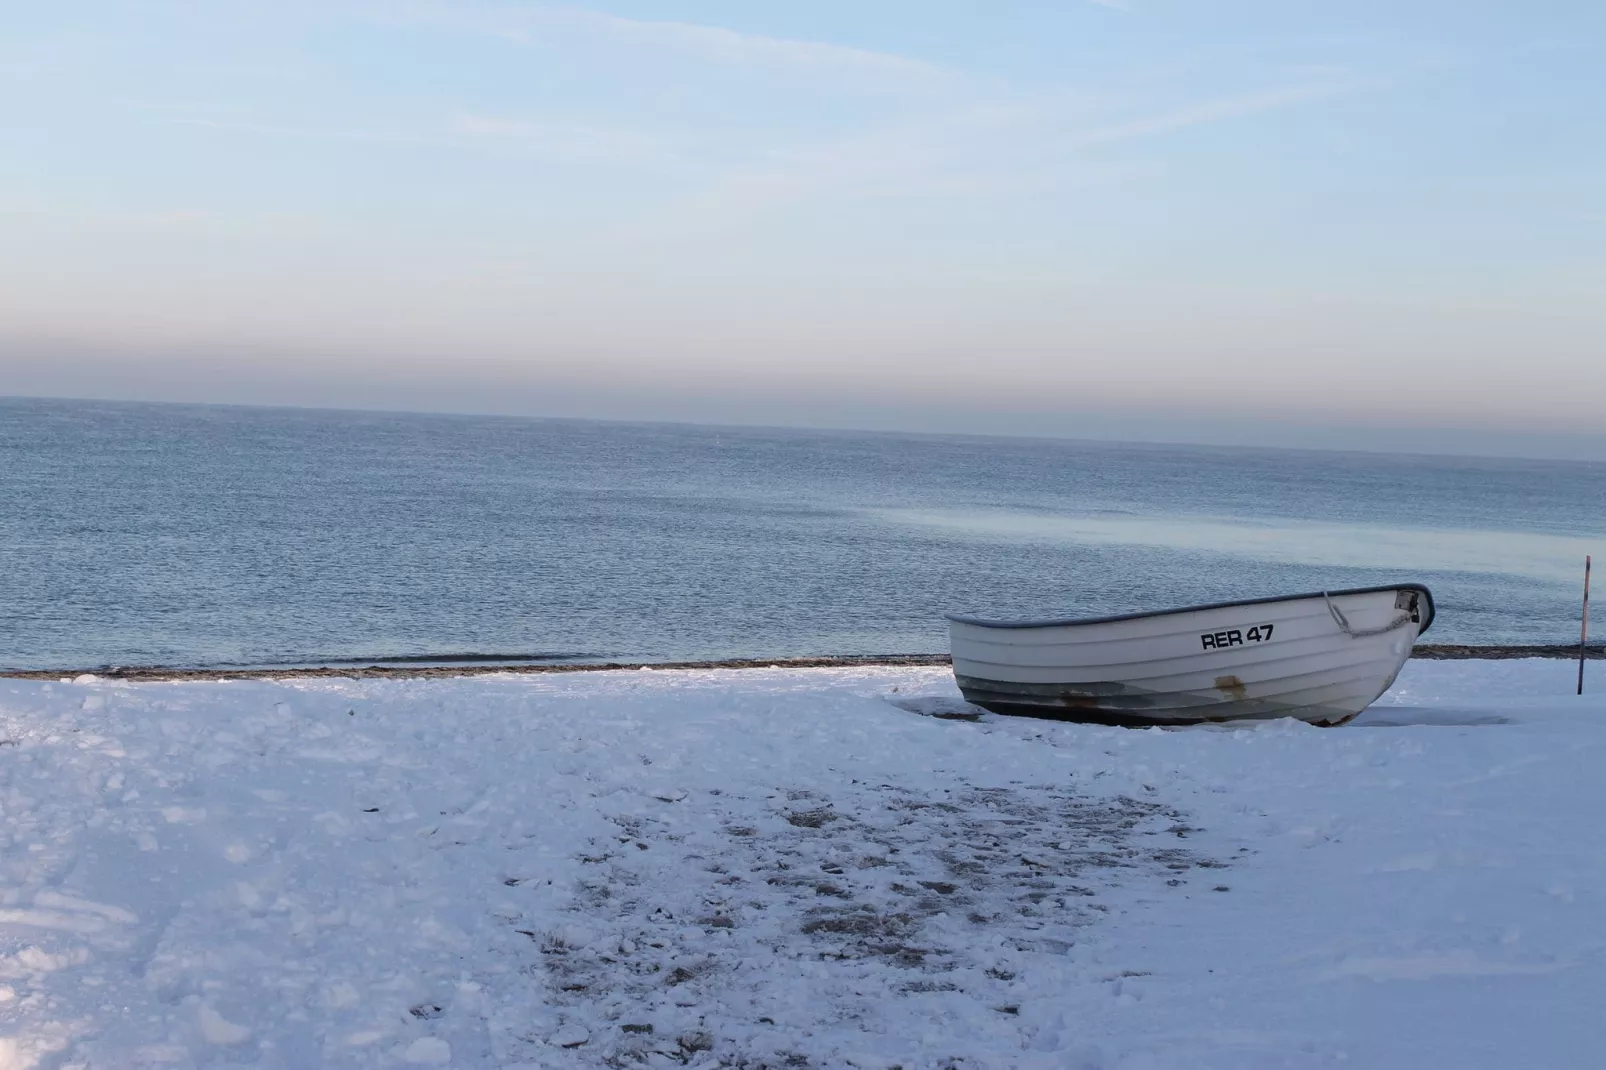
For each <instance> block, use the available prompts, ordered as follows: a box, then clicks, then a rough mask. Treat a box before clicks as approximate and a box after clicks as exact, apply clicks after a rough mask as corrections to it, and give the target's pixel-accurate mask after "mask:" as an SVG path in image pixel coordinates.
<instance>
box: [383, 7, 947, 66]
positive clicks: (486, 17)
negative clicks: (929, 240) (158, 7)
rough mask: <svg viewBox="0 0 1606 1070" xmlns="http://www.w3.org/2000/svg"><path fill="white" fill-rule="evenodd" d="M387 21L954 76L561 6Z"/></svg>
mask: <svg viewBox="0 0 1606 1070" xmlns="http://www.w3.org/2000/svg"><path fill="white" fill-rule="evenodd" d="M368 10H369V11H370V14H371V15H372V17H374V18H376V19H379V20H382V21H386V22H392V23H395V22H400V23H409V22H413V23H416V22H423V23H429V24H432V25H439V26H446V27H453V28H456V29H459V30H463V31H468V32H473V33H484V34H489V35H493V36H497V37H501V38H503V39H505V40H509V41H514V42H517V43H520V44H533V43H536V42H538V41H542V40H545V39H550V38H551V37H553V36H554V35H556V34H559V33H564V32H568V33H579V34H589V35H594V36H599V37H603V38H608V39H612V40H614V41H623V42H628V43H632V44H636V45H640V46H644V47H647V48H650V49H659V50H662V51H666V52H669V53H675V54H680V55H685V56H693V57H698V58H701V59H704V60H709V61H712V62H716V63H721V64H726V65H731V66H751V67H765V68H770V69H776V68H780V69H787V70H793V71H802V72H816V73H829V74H836V75H842V74H850V75H859V76H865V77H871V78H879V79H884V80H893V81H903V82H908V81H917V82H918V81H922V80H932V79H943V78H954V77H958V76H959V72H956V71H953V70H951V69H949V68H947V67H943V66H941V65H940V64H936V63H931V62H928V61H926V60H922V59H917V58H914V57H910V56H904V55H900V54H897V53H892V52H883V51H878V50H875V49H869V48H859V47H856V46H853V45H843V44H836V43H833V42H827V41H813V40H806V39H802V38H792V37H774V36H770V35H768V34H761V33H751V32H747V31H742V30H735V29H730V28H728V27H724V26H714V25H708V24H704V23H692V22H677V21H672V20H665V19H636V18H628V17H625V16H623V15H613V14H609V13H607V12H601V11H591V10H588V9H585V8H577V7H567V6H561V5H551V4H541V5H528V6H526V5H514V4H495V3H442V2H440V0H417V2H414V3H412V4H409V5H407V6H405V7H402V8H400V9H397V8H394V7H389V6H385V7H377V6H376V7H371V8H369V9H368Z"/></svg>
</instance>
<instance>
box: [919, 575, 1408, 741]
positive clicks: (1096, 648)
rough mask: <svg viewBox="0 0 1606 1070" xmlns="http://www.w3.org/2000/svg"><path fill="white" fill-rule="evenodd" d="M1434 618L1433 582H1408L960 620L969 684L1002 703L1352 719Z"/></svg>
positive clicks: (1131, 718)
mask: <svg viewBox="0 0 1606 1070" xmlns="http://www.w3.org/2000/svg"><path fill="white" fill-rule="evenodd" d="M1432 619H1433V599H1432V595H1431V594H1430V593H1429V592H1428V590H1427V588H1425V587H1420V586H1417V585H1401V586H1398V587H1378V588H1366V589H1362V590H1353V591H1336V592H1332V593H1330V594H1329V593H1315V594H1308V595H1294V596H1290V597H1286V598H1274V599H1259V600H1255V601H1249V602H1233V603H1225V604H1220V605H1212V606H1200V607H1195V608H1190V609H1178V610H1171V611H1166V612H1162V613H1146V614H1136V615H1132V616H1125V617H1106V618H1100V619H1095V620H1081V621H1025V622H1008V621H987V620H980V619H978V618H974V617H964V616H952V615H951V616H950V617H949V622H950V635H951V639H952V644H953V645H952V649H953V663H954V676H955V679H956V680H957V682H958V684H959V690H960V692H961V693H962V694H963V695H964V697H965V699H966V700H967V701H969V702H972V703H974V704H975V705H978V706H981V707H983V708H985V709H988V710H992V711H994V712H997V713H1010V714H1028V715H1031V716H1037V717H1056V718H1062V719H1066V720H1075V721H1091V722H1098V723H1106V724H1124V725H1186V724H1200V723H1208V722H1215V721H1234V720H1250V719H1264V718H1274V717H1294V718H1298V719H1299V720H1302V721H1306V722H1309V723H1311V724H1317V725H1339V724H1343V723H1345V722H1346V721H1348V720H1350V719H1352V718H1353V717H1355V715H1356V714H1358V713H1360V712H1361V710H1363V709H1365V708H1366V707H1367V706H1369V705H1371V703H1372V702H1374V701H1376V699H1377V698H1378V697H1379V696H1381V695H1382V694H1383V693H1384V692H1385V691H1387V690H1388V688H1389V687H1390V686H1391V685H1392V684H1393V682H1394V678H1395V677H1396V676H1397V675H1398V674H1399V671H1400V669H1401V667H1402V666H1404V664H1405V661H1406V659H1407V658H1409V657H1410V655H1411V646H1412V644H1413V643H1414V642H1415V641H1416V638H1417V636H1418V635H1420V634H1421V633H1422V632H1423V631H1425V630H1426V629H1427V627H1428V626H1429V624H1431V623H1432Z"/></svg>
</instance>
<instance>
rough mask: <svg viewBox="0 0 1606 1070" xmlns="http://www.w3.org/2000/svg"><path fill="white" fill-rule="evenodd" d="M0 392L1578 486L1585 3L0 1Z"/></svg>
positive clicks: (1605, 109) (1594, 453)
mask: <svg viewBox="0 0 1606 1070" xmlns="http://www.w3.org/2000/svg"><path fill="white" fill-rule="evenodd" d="M0 25H3V27H4V30H3V33H0V129H3V131H4V135H5V136H4V138H3V141H0V395H50V396H71V397H110V398H129V399H144V400H182V401H219V402H245V403H265V404H295V405H321V406H335V407H373V408H392V409H418V410H436V411H469V412H507V413H518V414H530V415H555V416H564V415H571V416H587V417H601V418H628V419H663V420H695V421H704V422H727V423H761V424H766V423H767V424H797V425H805V426H850V427H866V428H886V429H900V430H922V431H944V430H949V431H960V432H979V433H1012V432H1018V433H1026V434H1050V435H1069V436H1076V437H1115V438H1128V439H1144V440H1159V441H1216V442H1236V443H1244V444H1287V445H1316V446H1337V447H1345V448H1415V449H1428V450H1433V451H1440V450H1444V451H1451V452H1474V453H1478V452H1484V453H1518V454H1521V453H1530V454H1535V453H1536V454H1539V455H1557V456H1583V457H1598V458H1600V459H1606V78H1603V77H1601V75H1600V72H1601V71H1602V70H1606V5H1603V4H1600V3H1599V2H1598V0H1575V2H1571V3H1560V2H1547V0H1533V2H1528V3H1522V4H1516V3H1511V2H1509V0H1503V2H1483V0H1454V2H1450V0H1442V2H1441V0H1416V2H1413V0H1388V2H1383V0H1345V2H1343V3H1332V2H1327V3H1319V2H1315V0H1124V2H1120V3H1117V2H1115V0H1105V2H1094V0H992V2H990V3H986V4H978V3H955V2H952V0H918V2H917V0H851V2H850V0H808V2H803V0H795V2H784V3H783V2H780V0H775V2H769V3H761V2H757V0H745V2H736V0H663V2H659V3H648V2H645V0H607V2H600V3H570V4H544V3H535V2H513V0H509V2H480V0H463V2H447V0H396V2H379V0H279V2H276V3H272V4H264V3H246V2H240V0H209V2H200V0H192V2H180V0H143V2H123V0H53V2H52V3H49V4H34V3H24V2H22V0H0Z"/></svg>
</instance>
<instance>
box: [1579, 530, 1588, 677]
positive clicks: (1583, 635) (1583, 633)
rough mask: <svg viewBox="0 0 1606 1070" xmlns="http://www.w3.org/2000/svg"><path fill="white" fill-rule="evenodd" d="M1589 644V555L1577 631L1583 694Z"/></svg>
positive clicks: (1585, 566)
mask: <svg viewBox="0 0 1606 1070" xmlns="http://www.w3.org/2000/svg"><path fill="white" fill-rule="evenodd" d="M1588 642H1589V555H1588V554H1585V555H1584V622H1583V624H1582V625H1580V626H1579V629H1578V693H1579V694H1580V695H1582V694H1583V693H1584V650H1585V645H1584V644H1586V643H1588Z"/></svg>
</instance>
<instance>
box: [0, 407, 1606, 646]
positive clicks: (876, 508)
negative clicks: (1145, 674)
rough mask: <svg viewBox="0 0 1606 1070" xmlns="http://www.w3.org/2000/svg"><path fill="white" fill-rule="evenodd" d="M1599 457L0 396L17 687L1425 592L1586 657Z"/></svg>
mask: <svg viewBox="0 0 1606 1070" xmlns="http://www.w3.org/2000/svg"><path fill="white" fill-rule="evenodd" d="M1602 551H1606V465H1595V464H1582V463H1561V462H1548V461H1517V460H1482V459H1465V458H1427V457H1403V456H1388V455H1374V454H1344V453H1323V452H1292V451H1265V450H1247V449H1225V448H1206V447H1175V446H1140V445H1113V444H1102V443H1089V442H1051V441H1036V440H1006V439H981V438H970V437H941V436H910V435H884V434H860V433H832V432H817V431H783V430H749V429H743V430H735V429H729V428H705V427H684V426H666V425H639V424H616V423H593V422H583V421H564V420H519V419H504V418H486V417H458V416H420V415H393V414H374V413H352V412H327V411H303V410H284V409H246V408H227V407H203V406H174V405H162V406H156V405H132V404H105V403H96V402H65V401H38V400H0V666H4V667H11V668H56V667H81V666H83V667H87V666H101V665H149V664H155V665H191V666H204V665H219V664H235V665H241V664H244V665H255V664H283V663H323V662H337V661H341V660H345V659H370V658H388V657H401V656H414V657H427V656H433V655H443V654H461V653H485V654H499V655H517V656H521V657H525V656H529V657H533V656H554V655H555V656H562V657H585V658H619V659H625V658H629V659H682V658H686V659H690V658H713V657H731V656H758V657H779V656H786V655H807V654H874V653H916V652H938V651H943V650H946V649H947V632H946V626H945V623H944V621H943V620H942V613H943V612H944V611H946V610H965V611H981V612H985V613H989V614H997V615H1004V616H1020V615H1024V616H1031V617H1041V616H1045V615H1056V616H1057V615H1067V614H1098V613H1110V612H1118V611H1126V610H1138V609H1146V608H1161V607H1166V606H1173V605H1179V604H1188V603H1196V602H1208V601H1216V600H1221V599H1228V598H1235V597H1249V596H1256V595H1270V594H1278V593H1289V592H1298V591H1308V590H1320V589H1324V588H1337V587H1349V586H1359V585H1363V584H1371V583H1381V582H1388V581H1394V580H1402V579H1412V580H1420V581H1425V582H1426V583H1428V584H1429V585H1430V586H1432V587H1433V589H1434V591H1435V593H1436V595H1437V597H1438V602H1439V620H1438V623H1437V625H1436V626H1435V628H1434V631H1433V633H1432V638H1433V639H1434V640H1435V641H1439V642H1466V643H1542V642H1566V641H1568V640H1569V639H1576V636H1577V627H1578V624H1577V621H1578V596H1579V583H1580V573H1581V566H1582V562H1583V557H1584V554H1585V553H1586V552H1595V553H1600V552H1602Z"/></svg>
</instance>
